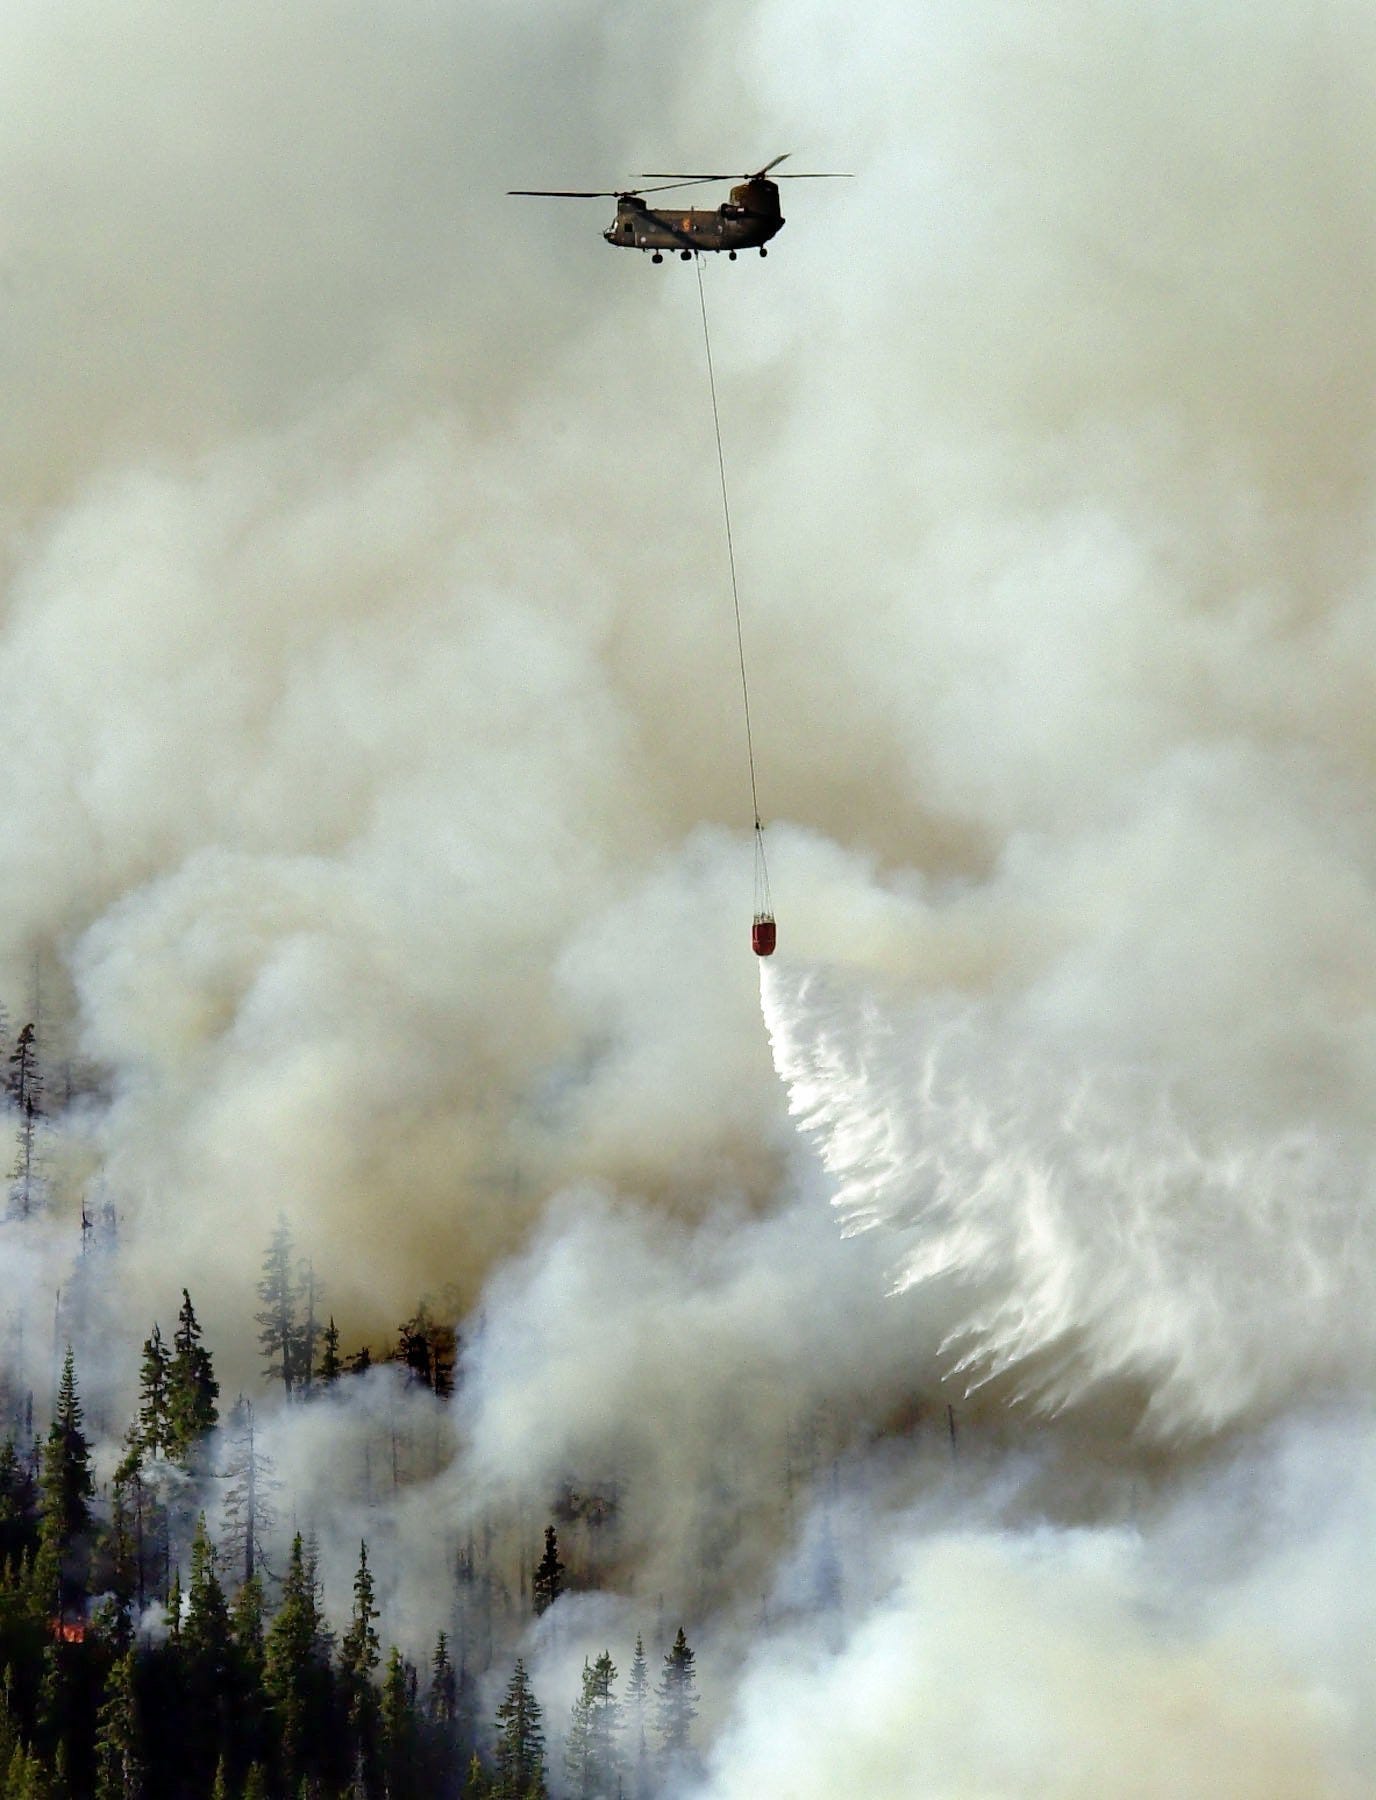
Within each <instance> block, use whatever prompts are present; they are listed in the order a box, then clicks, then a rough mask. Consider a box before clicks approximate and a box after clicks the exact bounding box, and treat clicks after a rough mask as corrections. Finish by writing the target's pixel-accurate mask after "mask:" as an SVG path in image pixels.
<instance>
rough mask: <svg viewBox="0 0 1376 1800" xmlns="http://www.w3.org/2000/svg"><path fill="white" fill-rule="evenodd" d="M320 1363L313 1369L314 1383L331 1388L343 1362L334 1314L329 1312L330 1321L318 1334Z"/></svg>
mask: <svg viewBox="0 0 1376 1800" xmlns="http://www.w3.org/2000/svg"><path fill="white" fill-rule="evenodd" d="M320 1342H321V1350H320V1363H319V1366H318V1367H317V1369H316V1371H315V1379H316V1385H317V1386H319V1387H323V1388H332V1387H333V1386H334V1384H335V1383H336V1382H337V1381H338V1380H339V1377H340V1375H341V1374H342V1373H343V1370H344V1364H343V1361H342V1360H341V1358H340V1355H339V1327H338V1326H337V1325H336V1324H335V1322H334V1314H333V1313H331V1314H330V1322H329V1324H328V1325H327V1326H326V1327H325V1329H324V1331H323V1332H322V1333H321V1334H320Z"/></svg>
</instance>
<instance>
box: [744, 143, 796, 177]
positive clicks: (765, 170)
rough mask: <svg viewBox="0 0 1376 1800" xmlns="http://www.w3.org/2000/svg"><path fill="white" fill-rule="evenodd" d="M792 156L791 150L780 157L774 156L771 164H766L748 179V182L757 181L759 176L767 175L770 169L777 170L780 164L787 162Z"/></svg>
mask: <svg viewBox="0 0 1376 1800" xmlns="http://www.w3.org/2000/svg"><path fill="white" fill-rule="evenodd" d="M792 154H793V152H792V151H791V150H785V151H784V153H783V155H782V156H776V157H775V158H774V160H773V162H767V163H766V164H765V165H764V167H763V168H762V169H760V170H759V171H757V173H756V174H754V175H752V176H751V177H750V180H752V181H758V180H759V178H760V176H761V175H767V174H768V173H769V171H770V170H771V169H777V168H778V166H779V164H780V163H781V162H787V161H788V159H789V157H790V156H792Z"/></svg>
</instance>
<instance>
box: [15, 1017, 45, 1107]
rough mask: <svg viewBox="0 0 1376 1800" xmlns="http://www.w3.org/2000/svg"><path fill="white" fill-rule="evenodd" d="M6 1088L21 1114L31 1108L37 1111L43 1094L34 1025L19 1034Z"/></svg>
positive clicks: (27, 1026)
mask: <svg viewBox="0 0 1376 1800" xmlns="http://www.w3.org/2000/svg"><path fill="white" fill-rule="evenodd" d="M6 1086H7V1087H8V1090H9V1096H10V1099H11V1100H12V1101H13V1102H14V1105H15V1107H16V1108H17V1110H18V1111H19V1112H20V1113H26V1112H28V1110H29V1109H30V1107H33V1108H34V1109H35V1110H36V1109H37V1105H38V1099H39V1096H40V1094H41V1093H42V1078H41V1077H40V1075H39V1072H38V1043H37V1038H36V1036H35V1033H34V1028H33V1026H32V1025H26V1026H25V1027H24V1029H23V1030H22V1031H21V1032H20V1033H19V1037H18V1039H17V1041H16V1043H15V1046H14V1050H13V1052H12V1053H11V1055H10V1072H9V1078H8V1081H7V1083H6Z"/></svg>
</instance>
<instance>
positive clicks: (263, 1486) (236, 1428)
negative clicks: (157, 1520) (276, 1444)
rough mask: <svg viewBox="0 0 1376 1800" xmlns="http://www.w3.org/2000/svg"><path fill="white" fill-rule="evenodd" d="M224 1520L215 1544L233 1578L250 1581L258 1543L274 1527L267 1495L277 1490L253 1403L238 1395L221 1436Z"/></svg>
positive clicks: (254, 1566)
mask: <svg viewBox="0 0 1376 1800" xmlns="http://www.w3.org/2000/svg"><path fill="white" fill-rule="evenodd" d="M225 1438H226V1453H225V1466H224V1468H223V1470H222V1471H221V1473H222V1475H223V1477H224V1479H225V1482H226V1487H225V1498H224V1515H223V1521H222V1524H221V1529H220V1540H221V1543H222V1544H223V1546H224V1553H225V1557H226V1560H227V1563H228V1565H229V1566H230V1567H232V1568H233V1570H234V1571H235V1575H236V1578H237V1579H239V1580H242V1581H252V1580H253V1577H254V1574H255V1572H256V1570H257V1567H258V1560H259V1550H260V1546H261V1544H262V1542H263V1539H264V1538H265V1537H266V1536H267V1534H268V1533H269V1532H270V1531H271V1530H272V1527H273V1525H274V1523H275V1520H274V1517H273V1509H272V1505H271V1495H272V1494H273V1493H274V1492H275V1491H276V1490H277V1488H278V1487H279V1486H280V1485H281V1484H280V1483H279V1482H278V1481H276V1480H275V1479H274V1477H273V1472H272V1471H273V1464H272V1459H271V1458H270V1457H269V1456H268V1455H267V1454H266V1453H265V1452H264V1451H263V1449H262V1448H261V1447H260V1445H259V1443H258V1437H257V1431H256V1428H255V1425H254V1418H253V1402H252V1401H251V1400H246V1399H245V1398H244V1396H243V1395H242V1394H240V1396H239V1398H238V1400H237V1401H236V1402H235V1404H234V1407H233V1409H232V1410H231V1412H230V1415H229V1424H228V1427H227V1430H226V1432H225Z"/></svg>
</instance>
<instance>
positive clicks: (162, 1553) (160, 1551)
mask: <svg viewBox="0 0 1376 1800" xmlns="http://www.w3.org/2000/svg"><path fill="white" fill-rule="evenodd" d="M144 1454H145V1453H144V1450H143V1446H142V1442H141V1439H140V1434H139V1427H138V1425H137V1424H135V1425H133V1426H131V1428H130V1431H129V1434H128V1436H127V1437H126V1439H125V1453H124V1456H123V1458H122V1459H121V1461H120V1462H119V1464H118V1466H117V1467H116V1469H115V1473H114V1481H113V1493H114V1504H115V1508H116V1513H117V1516H120V1517H124V1516H127V1521H128V1531H129V1536H130V1539H131V1540H132V1565H131V1566H132V1578H133V1580H132V1594H131V1597H132V1600H133V1603H134V1605H135V1606H136V1607H137V1609H138V1611H139V1612H140V1613H141V1612H142V1611H143V1609H144V1607H145V1606H146V1605H147V1604H148V1599H149V1595H150V1592H156V1591H157V1588H158V1586H159V1583H160V1579H161V1571H163V1570H165V1568H166V1566H167V1552H168V1521H167V1509H166V1508H165V1507H164V1506H163V1505H162V1503H161V1501H160V1500H159V1499H158V1497H157V1494H156V1493H155V1492H154V1491H153V1489H152V1488H151V1487H150V1485H149V1483H148V1482H147V1481H146V1480H145V1479H144V1467H143V1463H144ZM107 1544H108V1545H109V1554H111V1555H112V1556H113V1555H115V1554H122V1553H123V1546H122V1545H119V1546H116V1545H115V1544H114V1543H113V1542H111V1541H110V1540H109V1539H108V1538H107Z"/></svg>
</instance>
